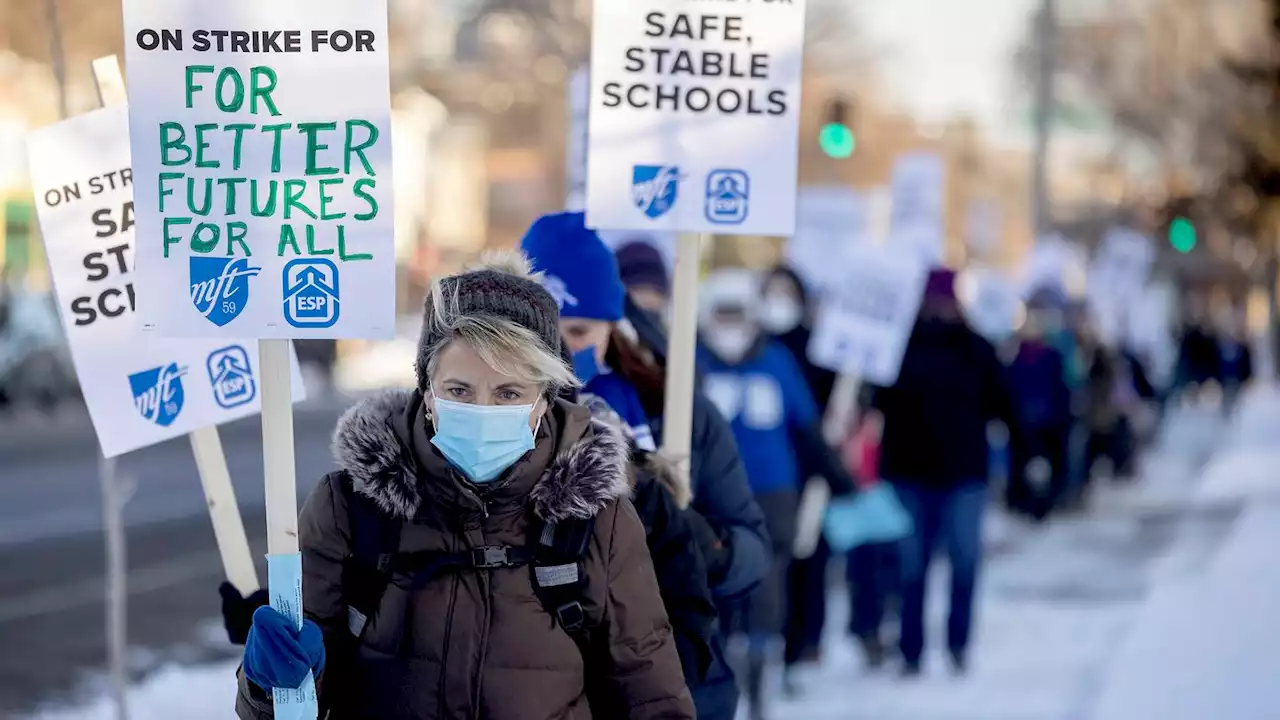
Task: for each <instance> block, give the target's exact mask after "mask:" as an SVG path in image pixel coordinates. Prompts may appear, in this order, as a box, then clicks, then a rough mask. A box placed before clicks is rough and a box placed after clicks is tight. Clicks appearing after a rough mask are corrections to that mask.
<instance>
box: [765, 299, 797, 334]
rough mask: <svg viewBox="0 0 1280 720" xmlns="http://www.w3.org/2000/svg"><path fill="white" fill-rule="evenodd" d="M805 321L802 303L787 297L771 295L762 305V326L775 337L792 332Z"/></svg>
mask: <svg viewBox="0 0 1280 720" xmlns="http://www.w3.org/2000/svg"><path fill="white" fill-rule="evenodd" d="M803 319H804V308H802V307H800V302H799V301H798V300H796V299H795V298H793V297H789V296H786V295H770V296H768V297H766V298H765V299H764V302H763V303H762V304H761V305H760V325H761V326H762V327H764V329H765V330H767V331H769V332H770V333H773V334H774V335H781V334H783V333H786V332H790V331H792V330H794V329H796V327H798V326H799V325H800V321H801V320H803Z"/></svg>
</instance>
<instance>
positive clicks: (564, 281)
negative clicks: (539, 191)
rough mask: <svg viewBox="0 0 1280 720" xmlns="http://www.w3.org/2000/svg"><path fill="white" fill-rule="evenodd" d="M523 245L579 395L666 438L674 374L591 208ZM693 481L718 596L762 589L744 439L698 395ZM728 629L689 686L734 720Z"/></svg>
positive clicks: (700, 703)
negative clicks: (638, 326)
mask: <svg viewBox="0 0 1280 720" xmlns="http://www.w3.org/2000/svg"><path fill="white" fill-rule="evenodd" d="M521 250H522V251H523V252H524V253H525V254H526V255H527V256H528V257H529V260H530V262H531V263H532V265H533V267H534V269H535V271H537V272H539V273H541V274H542V282H543V284H544V286H545V287H546V288H547V289H548V291H550V292H551V294H552V295H553V296H554V297H556V299H557V300H558V301H559V303H560V317H561V322H560V329H561V334H562V336H563V338H564V342H565V345H566V346H567V347H568V349H569V351H570V352H571V353H572V354H573V367H574V371H575V373H576V374H577V375H578V378H579V380H581V381H582V383H583V387H582V389H581V392H580V394H579V402H580V403H582V404H585V405H588V406H589V407H590V406H592V405H593V404H603V405H607V406H608V407H609V409H611V410H612V411H613V412H614V413H616V414H617V415H618V416H620V418H621V420H622V422H623V424H624V425H626V426H628V427H629V429H630V430H631V434H632V437H633V438H634V439H635V442H636V445H637V447H640V448H641V449H652V448H654V447H655V446H656V440H657V438H658V437H659V435H658V433H659V428H660V423H661V418H662V411H663V401H664V399H665V398H664V390H665V375H664V370H663V369H662V368H661V367H660V366H658V365H657V364H656V363H655V362H654V361H653V359H652V357H651V356H650V355H649V354H648V353H646V352H645V351H644V350H643V349H642V348H641V347H640V346H639V345H638V344H637V342H636V340H635V339H634V336H633V335H632V331H631V329H630V327H629V326H628V324H627V323H626V322H625V321H624V306H625V304H626V302H627V298H626V291H625V288H624V287H623V284H622V280H621V277H620V273H619V270H618V263H617V259H616V258H615V257H614V255H613V253H611V252H610V251H609V249H608V247H607V246H605V244H604V243H603V242H602V241H601V240H600V237H599V236H598V235H597V234H596V233H595V232H594V231H592V230H590V229H588V228H587V227H586V224H585V217H584V216H583V214H582V213H560V214H554V215H547V216H544V217H542V218H540V219H539V220H537V221H536V222H535V223H534V224H533V226H532V227H530V228H529V231H528V232H527V233H526V234H525V237H524V239H523V240H522V241H521ZM693 421H694V432H693V437H692V448H693V453H692V458H691V463H690V465H691V470H690V475H691V477H690V480H691V485H692V487H691V488H690V490H691V492H692V499H691V504H690V507H691V509H692V510H693V511H694V512H693V513H691V519H692V522H693V524H694V525H695V528H696V529H697V532H696V535H697V537H698V538H699V548H700V549H701V550H702V552H703V555H704V559H705V560H706V563H707V570H708V573H707V574H708V580H709V582H710V583H711V586H712V591H713V592H714V594H715V596H716V599H717V602H718V603H724V602H726V601H728V600H731V599H733V598H735V597H739V596H742V595H744V594H745V593H747V592H748V591H750V590H751V589H752V588H754V587H755V586H756V585H757V584H759V582H760V581H761V579H762V578H763V576H764V574H765V569H766V557H767V556H766V547H767V542H768V541H767V539H766V534H765V523H764V516H763V514H762V513H761V511H760V508H759V506H758V505H757V504H756V502H755V500H754V498H753V497H752V495H751V491H750V489H749V487H748V485H747V477H746V472H745V470H744V468H743V466H742V462H741V459H740V458H739V454H738V448H737V446H736V445H735V444H734V441H733V436H732V434H731V432H730V431H729V428H728V426H727V424H726V423H725V422H724V419H723V418H721V417H719V416H718V415H717V414H716V413H715V409H714V408H713V407H712V406H710V405H709V404H708V403H707V401H706V400H705V398H704V399H701V400H699V399H698V398H695V402H694V418H693ZM723 649H724V648H723V637H721V638H720V642H719V643H718V645H717V647H715V648H713V651H714V653H715V654H716V657H715V658H714V661H713V663H712V667H711V668H710V670H709V671H708V672H707V674H706V678H705V680H704V682H703V683H701V684H699V685H697V686H695V687H692V688H690V689H691V690H692V691H693V696H694V702H695V704H696V706H697V709H698V717H699V718H712V719H713V720H714V719H720V718H723V719H725V720H730V719H731V718H733V717H734V714H735V713H736V711H737V704H738V692H737V687H736V684H735V680H734V677H733V673H732V671H731V670H730V667H729V664H728V662H727V661H726V660H725V659H724V654H723Z"/></svg>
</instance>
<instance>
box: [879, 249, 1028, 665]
mask: <svg viewBox="0 0 1280 720" xmlns="http://www.w3.org/2000/svg"><path fill="white" fill-rule="evenodd" d="M871 407H872V408H873V409H874V410H876V411H878V412H879V413H880V414H881V415H882V416H883V417H884V434H883V437H882V440H881V455H880V474H881V475H882V476H883V477H884V478H885V479H886V480H888V481H890V482H892V483H893V487H894V490H895V491H896V492H897V494H898V498H899V500H900V501H901V502H902V505H903V507H905V508H906V509H907V512H908V513H910V514H911V521H912V522H911V524H912V527H913V528H914V532H913V534H912V535H911V536H910V537H908V538H907V539H906V540H905V541H903V542H902V544H901V546H900V548H899V551H900V553H901V566H902V578H901V583H902V611H901V615H902V634H901V636H900V639H899V650H900V651H901V652H902V659H903V663H904V665H903V674H904V675H905V676H907V677H914V676H917V675H919V674H920V660H921V656H922V654H923V653H924V642H925V638H924V609H925V586H926V581H927V579H928V577H929V565H930V564H931V563H932V560H933V555H934V550H935V549H936V548H937V546H938V545H944V546H945V548H946V551H947V554H948V556H949V559H950V561H951V612H950V615H949V617H948V620H947V650H948V651H949V652H950V655H951V661H952V667H953V669H954V670H955V671H956V672H963V671H964V670H965V669H966V660H967V654H968V649H969V637H970V630H971V628H972V621H973V598H974V591H975V590H976V587H977V582H978V566H979V563H980V562H981V556H982V516H983V512H984V510H985V509H986V504H987V477H988V473H989V467H988V465H989V462H990V454H989V451H988V446H987V427H988V425H989V424H990V423H992V422H993V421H1000V422H1003V423H1004V424H1005V426H1006V427H1008V428H1009V429H1010V432H1017V425H1016V422H1015V421H1014V411H1013V401H1012V399H1011V394H1010V391H1009V387H1008V381H1007V378H1006V377H1005V375H1004V367H1003V366H1002V365H1001V364H1000V360H999V358H998V357H997V356H996V351H995V348H994V347H992V346H991V343H989V342H987V341H986V340H985V339H983V337H982V336H981V335H978V334H977V333H976V332H974V331H973V330H972V329H971V328H970V327H969V326H968V324H966V323H965V321H964V316H963V314H962V313H961V311H960V303H959V300H957V299H956V291H955V273H954V272H952V271H950V270H945V269H936V270H933V271H932V272H930V274H929V279H928V282H927V284H926V285H925V292H924V301H923V305H922V306H921V308H920V314H919V318H918V320H917V322H916V326H915V328H914V329H913V331H912V333H911V339H910V341H909V342H908V343H907V351H906V354H905V355H904V356H903V361H902V370H901V371H900V372H899V374H898V379H897V382H895V383H894V384H893V386H892V387H888V388H876V390H875V392H874V394H873V395H872V400H871Z"/></svg>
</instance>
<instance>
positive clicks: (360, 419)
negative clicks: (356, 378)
mask: <svg viewBox="0 0 1280 720" xmlns="http://www.w3.org/2000/svg"><path fill="white" fill-rule="evenodd" d="M412 395H413V394H412V393H411V392H410V391H407V390H387V391H384V392H381V393H378V394H376V395H373V396H371V397H369V398H366V399H364V400H361V401H360V402H358V403H356V405H355V406H353V407H352V408H351V409H349V410H347V412H346V413H345V414H343V416H342V418H341V419H340V420H339V421H338V426H337V428H336V429H335V430H334V433H333V445H332V448H333V456H334V459H335V460H337V462H338V466H339V467H341V468H342V469H343V470H344V471H346V473H347V475H349V476H350V477H351V481H352V486H353V488H354V489H355V491H356V492H358V493H360V494H361V495H364V496H365V497H367V498H369V499H370V500H372V501H373V502H374V503H375V504H376V505H377V506H378V507H379V508H380V509H382V510H383V511H384V512H386V513H388V514H390V515H392V516H394V517H398V518H401V519H404V520H411V519H413V518H414V517H416V516H417V514H418V510H419V509H420V508H421V506H422V503H423V497H422V486H421V484H420V483H419V481H418V478H417V463H416V461H415V459H414V457H413V451H412V450H411V449H410V448H409V447H408V446H407V444H406V443H405V441H404V440H403V439H402V438H401V437H400V435H399V433H397V431H396V422H397V419H398V418H400V417H402V416H403V415H404V414H405V412H406V410H407V409H408V407H409V403H410V402H411V398H412ZM627 465H628V451H627V444H626V440H625V439H624V438H623V437H622V435H621V434H620V433H619V432H618V431H617V430H615V429H613V428H611V427H609V426H608V425H605V424H603V423H599V422H592V423H591V430H590V432H587V433H586V434H585V435H583V436H582V437H580V438H578V439H576V440H575V441H574V442H573V443H572V444H571V445H569V446H568V447H565V443H564V441H563V440H562V442H561V446H560V448H559V449H558V451H557V453H556V455H555V457H554V458H553V459H552V461H551V464H550V465H549V466H548V467H547V470H546V472H544V473H543V475H542V477H541V478H540V479H539V480H538V482H537V484H536V485H534V487H533V490H532V492H530V495H529V501H530V503H531V504H532V506H533V510H534V513H535V514H537V516H538V517H539V518H541V519H542V520H544V521H546V522H561V521H564V520H568V519H580V520H585V519H587V518H591V517H594V516H595V515H596V514H597V513H599V512H600V511H601V510H602V509H603V508H604V507H605V506H606V505H608V504H609V503H611V502H613V501H615V500H618V499H619V498H623V497H627V496H629V495H630V492H631V487H630V483H629V482H628V472H627Z"/></svg>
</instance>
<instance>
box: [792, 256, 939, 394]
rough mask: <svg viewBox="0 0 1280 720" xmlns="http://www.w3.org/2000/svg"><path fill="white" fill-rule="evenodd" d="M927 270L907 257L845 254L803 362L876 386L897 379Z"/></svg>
mask: <svg viewBox="0 0 1280 720" xmlns="http://www.w3.org/2000/svg"><path fill="white" fill-rule="evenodd" d="M928 275H929V273H928V268H927V267H926V265H925V263H923V262H922V261H921V260H920V259H919V258H917V257H914V256H912V255H911V254H910V253H904V252H895V251H892V250H888V249H885V248H879V247H874V246H870V245H862V246H858V247H856V248H853V249H851V251H850V253H849V262H848V265H847V266H846V269H845V272H844V273H843V276H844V279H843V280H842V281H841V282H840V283H839V284H837V285H835V286H834V287H832V288H831V292H830V293H829V294H828V295H827V297H826V298H825V300H824V302H823V304H822V309H821V310H820V311H819V313H818V319H817V322H816V323H815V324H814V329H813V338H812V339H811V340H810V342H809V349H808V354H809V359H810V360H811V361H812V362H813V363H814V364H815V365H819V366H821V367H824V368H827V369H828V370H832V371H834V372H840V373H848V374H852V375H857V376H859V377H861V378H863V379H865V380H867V381H869V382H871V383H874V384H876V385H882V386H887V385H892V384H893V383H894V382H895V381H896V380H897V378H898V370H899V369H900V368H901V366H902V356H903V354H904V353H905V352H906V349H907V340H909V339H910V337H911V329H912V328H913V327H914V326H915V322H916V315H917V314H918V313H919V312H920V302H921V301H922V300H923V298H924V285H925V281H926V280H927V279H928Z"/></svg>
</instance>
